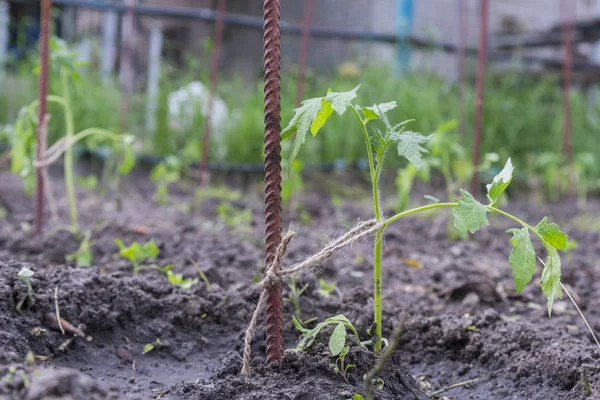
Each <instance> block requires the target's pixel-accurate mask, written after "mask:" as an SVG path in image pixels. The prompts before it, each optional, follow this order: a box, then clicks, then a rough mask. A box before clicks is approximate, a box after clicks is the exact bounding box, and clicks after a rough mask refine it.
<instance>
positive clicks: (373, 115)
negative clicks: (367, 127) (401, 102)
mask: <svg viewBox="0 0 600 400" xmlns="http://www.w3.org/2000/svg"><path fill="white" fill-rule="evenodd" d="M396 107H398V104H397V103H396V102H395V101H390V102H388V103H381V104H376V105H373V106H371V107H362V108H361V107H358V108H360V110H361V111H362V113H363V115H364V116H365V122H368V121H371V120H374V119H377V118H380V117H381V115H382V114H385V113H386V112H388V111H391V110H393V109H394V108H396Z"/></svg>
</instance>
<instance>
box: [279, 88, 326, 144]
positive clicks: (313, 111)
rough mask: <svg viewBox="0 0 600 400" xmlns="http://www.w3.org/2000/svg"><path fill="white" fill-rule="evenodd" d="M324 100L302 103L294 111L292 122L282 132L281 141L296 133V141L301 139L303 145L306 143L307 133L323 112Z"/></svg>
mask: <svg viewBox="0 0 600 400" xmlns="http://www.w3.org/2000/svg"><path fill="white" fill-rule="evenodd" d="M323 100H324V97H315V98H312V99H308V100H304V101H303V102H302V103H301V106H300V107H298V108H296V109H295V110H294V116H293V117H292V120H291V121H290V123H289V124H288V126H287V127H286V128H285V129H284V130H283V132H281V140H285V139H287V138H289V137H290V136H292V135H293V134H294V133H297V134H296V141H297V140H298V138H299V137H300V138H301V141H302V143H304V137H305V136H306V132H308V130H309V128H310V126H311V124H312V122H313V121H314V120H315V118H316V117H317V114H319V111H321V105H322V102H323Z"/></svg>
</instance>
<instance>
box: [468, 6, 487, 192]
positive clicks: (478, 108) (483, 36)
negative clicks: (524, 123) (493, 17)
mask: <svg viewBox="0 0 600 400" xmlns="http://www.w3.org/2000/svg"><path fill="white" fill-rule="evenodd" d="M480 5H481V16H480V18H481V20H480V31H479V55H478V57H477V97H476V99H475V124H474V129H473V167H474V173H473V180H472V181H471V193H472V194H473V196H474V197H475V198H477V197H479V172H478V171H477V169H478V166H479V163H480V156H481V127H482V123H483V101H484V96H483V91H484V88H485V67H486V62H487V36H488V17H489V10H490V1H489V0H481V1H480Z"/></svg>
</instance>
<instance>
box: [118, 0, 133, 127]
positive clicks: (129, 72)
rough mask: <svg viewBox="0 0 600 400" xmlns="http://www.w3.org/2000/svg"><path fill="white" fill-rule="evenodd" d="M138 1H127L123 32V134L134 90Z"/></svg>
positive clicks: (121, 79)
mask: <svg viewBox="0 0 600 400" xmlns="http://www.w3.org/2000/svg"><path fill="white" fill-rule="evenodd" d="M135 3H136V0H127V3H126V4H127V12H126V13H125V16H124V18H123V30H122V32H121V65H120V68H119V81H120V84H121V122H120V125H121V133H123V132H125V131H126V130H127V119H128V118H127V117H128V113H129V95H130V94H131V93H132V92H133V88H134V83H133V81H134V72H133V60H132V57H133V54H132V53H133V46H134V42H133V39H134V35H135V27H134V8H135Z"/></svg>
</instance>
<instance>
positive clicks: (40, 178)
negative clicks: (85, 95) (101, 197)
mask: <svg viewBox="0 0 600 400" xmlns="http://www.w3.org/2000/svg"><path fill="white" fill-rule="evenodd" d="M51 8H52V0H42V13H41V31H40V77H39V89H38V98H39V99H38V100H39V103H40V107H39V115H38V129H37V146H36V159H37V161H38V162H41V161H42V159H43V157H44V152H45V151H46V149H45V148H44V147H45V146H44V143H46V140H45V138H44V137H43V136H44V134H45V131H46V130H45V129H44V126H45V124H44V120H45V118H46V113H47V110H48V103H47V96H48V58H49V54H50V50H49V46H48V41H49V37H50V11H51ZM35 177H36V185H35V186H36V187H35V232H36V234H38V235H40V234H41V233H42V225H43V224H44V173H43V168H36V172H35Z"/></svg>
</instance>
